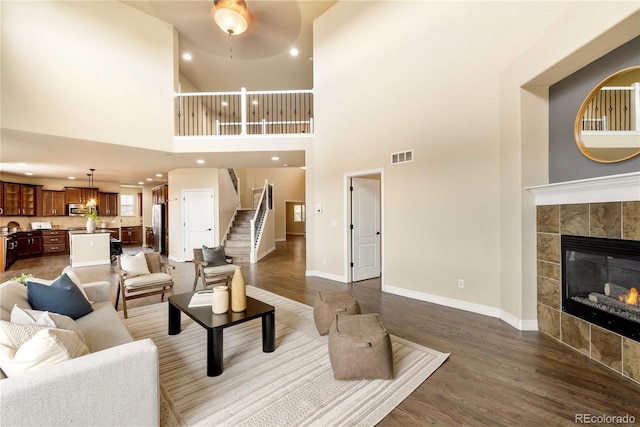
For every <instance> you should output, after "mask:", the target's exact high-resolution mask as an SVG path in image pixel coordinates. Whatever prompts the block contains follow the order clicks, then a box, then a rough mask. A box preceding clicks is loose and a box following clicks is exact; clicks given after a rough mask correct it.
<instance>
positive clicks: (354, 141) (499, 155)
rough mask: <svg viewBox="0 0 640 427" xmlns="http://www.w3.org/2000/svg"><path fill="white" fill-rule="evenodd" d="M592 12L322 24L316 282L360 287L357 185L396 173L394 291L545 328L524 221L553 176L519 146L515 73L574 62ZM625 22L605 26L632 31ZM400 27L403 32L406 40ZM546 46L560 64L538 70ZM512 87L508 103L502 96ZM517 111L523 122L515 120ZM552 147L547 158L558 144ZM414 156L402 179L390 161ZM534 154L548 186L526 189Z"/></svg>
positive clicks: (390, 258)
mask: <svg viewBox="0 0 640 427" xmlns="http://www.w3.org/2000/svg"><path fill="white" fill-rule="evenodd" d="M580 3H585V2H578V4H577V5H576V3H574V2H402V7H397V6H398V3H397V2H339V3H338V4H337V5H335V6H334V7H333V8H331V9H330V10H329V11H328V12H327V13H325V14H324V15H323V16H321V17H320V18H319V19H318V20H317V21H316V23H315V30H314V75H315V81H314V89H315V93H316V95H315V102H316V104H315V114H316V140H315V143H314V147H313V149H312V150H309V152H308V153H307V156H308V158H309V161H308V162H307V165H308V168H307V196H308V197H307V202H308V204H309V205H310V206H316V205H317V204H322V205H323V208H324V211H323V213H322V214H312V213H311V212H312V211H311V210H310V214H309V215H308V223H307V230H308V238H307V246H308V247H307V270H308V273H309V272H312V273H313V274H318V275H324V276H327V277H332V278H336V277H337V278H340V277H342V278H344V279H346V277H347V275H346V272H347V269H346V264H345V263H346V260H347V256H346V254H345V243H344V242H345V236H346V231H345V230H346V224H345V221H344V218H345V215H344V212H345V209H346V206H345V203H344V201H345V191H346V189H345V186H344V178H343V176H344V174H350V173H354V172H358V171H363V170H371V169H378V168H382V169H384V177H385V179H384V188H383V193H384V206H383V211H384V230H385V236H383V239H384V245H385V246H384V249H383V250H384V253H385V264H384V266H383V271H384V276H383V278H382V280H383V289H387V290H393V291H394V292H398V293H402V294H406V295H410V296H414V297H417V298H423V299H427V300H437V301H445V302H454V304H452V305H459V304H455V302H461V303H462V305H463V306H464V305H465V304H467V306H468V307H471V309H474V310H477V311H480V312H483V311H484V312H488V313H490V314H492V315H502V314H505V316H504V317H506V318H507V321H510V322H511V323H514V322H512V320H513V318H516V319H533V318H535V308H534V307H535V284H534V288H533V289H534V291H533V295H534V298H532V299H531V301H530V303H529V302H525V299H527V298H530V297H531V289H530V288H529V287H528V286H529V284H528V283H527V284H523V277H522V271H523V265H522V259H521V257H522V256H523V254H522V252H523V248H522V246H521V244H522V229H521V228H520V227H521V226H522V223H523V220H524V221H526V223H527V226H530V222H531V214H530V212H529V211H527V213H526V217H524V218H523V216H525V213H524V212H523V209H524V208H526V207H527V203H525V202H522V201H521V194H522V187H523V184H524V183H525V182H526V181H528V180H531V179H533V180H535V179H538V178H539V177H540V176H541V175H544V174H545V170H546V162H545V159H544V155H540V151H541V149H540V148H539V146H534V147H533V148H531V147H524V149H523V148H521V147H520V146H519V145H520V143H521V142H520V134H521V132H522V128H521V125H522V123H521V121H520V120H521V119H520V117H519V116H518V114H519V113H518V111H520V102H521V97H520V95H519V91H520V85H522V84H524V83H525V82H524V81H521V80H518V79H516V80H508V81H507V82H506V83H505V82H504V81H503V79H504V78H505V77H504V76H503V75H502V73H503V70H505V69H506V68H507V67H509V66H510V64H512V63H514V62H516V61H519V62H522V63H523V64H527V65H529V66H531V65H533V66H535V67H537V69H538V71H540V72H541V71H542V68H540V65H542V64H543V61H545V62H544V65H547V66H548V65H551V64H550V63H549V60H550V59H551V58H553V59H554V60H562V59H563V58H564V57H566V55H568V54H569V53H570V52H571V51H570V49H565V50H563V51H561V53H562V54H561V55H556V53H557V52H556V51H555V50H554V49H555V45H554V43H557V42H560V41H561V40H562V38H563V37H565V38H566V34H565V30H563V27H562V26H563V20H565V19H567V16H565V13H566V12H567V11H568V10H569V9H571V10H573V9H572V8H574V7H580V6H581V5H580ZM587 3H591V2H587ZM605 3H609V5H610V3H611V2H602V5H604V4H605ZM627 4H628V5H629V4H630V2H627ZM584 7H585V8H590V7H591V6H588V5H584ZM633 7H637V6H635V5H633ZM627 8H630V7H627ZM600 14H602V11H601V10H600V11H597V12H594V11H590V12H589V15H590V16H591V17H593V18H595V17H597V16H598V15H600ZM614 15H615V16H614V17H611V18H607V19H605V21H607V22H615V21H616V19H620V14H614ZM397 23H402V28H403V31H397V32H395V31H393V28H394V27H395V26H396V25H397ZM600 27H601V28H603V27H605V26H604V25H601V26H600ZM550 28H552V29H553V30H554V31H550ZM581 33H582V37H581V38H580V37H579V38H574V37H569V38H570V39H571V43H570V44H571V46H572V48H573V49H576V48H577V46H579V44H578V43H579V41H580V40H582V41H585V40H586V39H585V37H594V36H595V35H596V34H597V30H593V29H591V28H589V27H585V28H583V29H581ZM544 37H547V38H548V43H547V44H548V47H549V48H550V51H549V52H548V53H549V54H548V56H547V59H546V60H545V59H544V58H543V55H542V53H543V52H540V53H541V55H539V56H537V57H536V58H534V60H535V61H537V62H534V63H533V64H528V63H527V60H528V59H529V58H523V52H527V50H528V49H529V48H530V46H532V45H534V44H535V43H536V42H538V40H540V39H541V38H544ZM361 40H367V43H366V44H363V43H362V42H361ZM563 55H565V56H563ZM535 67H534V69H536V68H535ZM372 70H375V72H372ZM518 77H521V76H518ZM532 77H533V76H532ZM505 84H506V85H507V86H508V90H509V97H508V98H505V97H504V96H502V94H501V91H502V90H504V89H503V87H504V85H505ZM531 93H532V95H528V96H526V97H525V98H526V99H525V100H524V102H526V103H527V108H529V109H531V110H534V111H536V113H535V115H536V117H539V116H543V114H541V113H540V112H539V106H540V105H544V104H545V99H544V93H542V94H540V93H539V92H536V91H535V90H533V91H531ZM514 101H517V105H513V102H514ZM504 102H508V104H506V106H505V105H501V104H502V103H504ZM501 107H502V108H501ZM516 107H517V108H516ZM505 108H506V109H512V108H516V111H515V112H510V111H509V112H508V113H507V114H506V115H505V114H504V111H505ZM501 114H503V115H502V116H501ZM504 120H507V121H508V123H506V124H505V123H503V121H504ZM505 129H508V130H509V132H505ZM539 129H540V131H539V132H533V135H534V136H535V138H538V137H543V138H544V130H545V129H546V127H545V125H543V126H542V127H540V128H539ZM511 130H514V131H517V134H512V133H511V132H510V131H511ZM506 137H508V138H514V139H509V140H506V139H505V138H506ZM530 139H532V138H530ZM512 141H513V144H512ZM529 142H531V141H529ZM539 144H541V146H542V147H543V149H544V146H545V144H546V139H543V140H540V141H539ZM407 149H414V150H415V161H414V162H413V163H408V164H405V165H396V166H391V165H390V161H389V158H390V154H391V153H392V152H396V151H402V150H407ZM543 149H542V150H543ZM529 154H532V155H534V156H535V161H539V162H541V164H539V165H528V166H526V170H527V173H530V172H531V171H532V170H533V171H534V173H530V175H529V176H528V177H527V180H526V181H525V180H523V179H522V174H523V165H522V162H523V161H525V160H526V157H524V156H527V155H529ZM501 166H502V169H501ZM536 168H540V169H536ZM514 197H515V199H514ZM514 204H515V205H517V206H514ZM505 205H509V206H510V207H509V208H505V207H504V206H505ZM504 223H507V224H510V226H509V227H505V226H504V225H502V224H504ZM332 224H337V225H336V226H334V225H332ZM511 249H514V250H515V252H513V253H510V252H509V251H511ZM526 250H528V251H530V248H529V247H527V249H526ZM514 258H516V259H515V260H514ZM325 261H326V263H325ZM512 262H515V265H514V266H512V265H506V264H507V263H512ZM514 270H515V271H517V272H520V274H513V271H514ZM505 273H506V275H507V276H508V277H503V276H505ZM459 278H462V279H464V280H465V288H464V289H460V288H458V286H457V280H458V279H459ZM506 282H508V283H506ZM534 282H535V275H534ZM525 285H526V286H527V288H526V289H523V286H525ZM525 305H526V306H527V309H526V310H525V308H524V307H525ZM530 308H533V311H532V310H531V309H530ZM516 323H517V322H516Z"/></svg>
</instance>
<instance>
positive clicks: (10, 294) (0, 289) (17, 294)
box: [0, 280, 31, 322]
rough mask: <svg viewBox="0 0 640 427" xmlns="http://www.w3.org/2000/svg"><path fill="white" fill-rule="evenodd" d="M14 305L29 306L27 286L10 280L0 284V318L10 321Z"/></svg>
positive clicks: (28, 307)
mask: <svg viewBox="0 0 640 427" xmlns="http://www.w3.org/2000/svg"><path fill="white" fill-rule="evenodd" d="M14 305H17V306H18V307H20V308H26V309H30V308H31V304H29V300H28V299H27V287H26V286H24V285H21V284H20V283H18V282H14V281H13V280H10V281H8V282H4V283H3V284H2V285H0V319H2V320H6V321H7V322H8V321H10V320H11V310H13V306H14Z"/></svg>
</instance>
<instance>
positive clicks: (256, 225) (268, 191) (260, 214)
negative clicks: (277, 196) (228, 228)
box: [249, 179, 273, 264]
mask: <svg viewBox="0 0 640 427" xmlns="http://www.w3.org/2000/svg"><path fill="white" fill-rule="evenodd" d="M270 187H271V186H270V185H269V182H268V181H267V180H266V179H265V181H264V187H263V188H262V194H261V195H260V200H259V201H258V204H257V206H256V212H255V214H254V215H253V219H251V220H250V224H251V227H250V228H251V250H250V252H249V257H250V259H249V262H250V263H252V264H255V263H256V262H258V247H259V246H260V238H261V237H262V227H263V225H264V220H265V218H266V216H267V210H268V209H269V196H270V195H272V194H273V189H272V188H270ZM271 197H272V196H271Z"/></svg>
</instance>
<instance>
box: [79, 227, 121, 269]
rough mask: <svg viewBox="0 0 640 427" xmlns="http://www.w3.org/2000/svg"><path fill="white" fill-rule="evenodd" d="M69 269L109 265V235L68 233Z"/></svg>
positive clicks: (97, 232)
mask: <svg viewBox="0 0 640 427" xmlns="http://www.w3.org/2000/svg"><path fill="white" fill-rule="evenodd" d="M69 246H70V247H69V249H70V259H71V267H87V266H91V265H105V264H107V265H108V264H111V233H109V231H98V230H96V232H95V233H88V232H87V231H84V230H73V231H69Z"/></svg>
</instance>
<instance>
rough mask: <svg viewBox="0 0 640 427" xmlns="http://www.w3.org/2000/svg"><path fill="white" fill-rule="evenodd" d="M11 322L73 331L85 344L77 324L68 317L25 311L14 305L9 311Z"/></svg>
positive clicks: (46, 312) (44, 312) (37, 311)
mask: <svg viewBox="0 0 640 427" xmlns="http://www.w3.org/2000/svg"><path fill="white" fill-rule="evenodd" d="M11 322H13V323H22V324H25V325H40V326H48V327H50V328H57V329H65V330H67V331H73V332H75V333H77V334H78V336H79V337H80V339H81V340H82V342H84V343H86V341H85V339H84V334H83V333H82V330H81V329H80V327H79V326H78V325H77V323H76V322H74V320H73V319H72V318H70V317H69V316H63V315H62V314H57V313H49V312H48V311H40V310H27V309H23V308H20V307H18V306H17V305H14V306H13V310H11Z"/></svg>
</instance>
